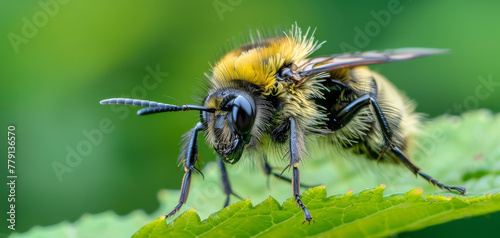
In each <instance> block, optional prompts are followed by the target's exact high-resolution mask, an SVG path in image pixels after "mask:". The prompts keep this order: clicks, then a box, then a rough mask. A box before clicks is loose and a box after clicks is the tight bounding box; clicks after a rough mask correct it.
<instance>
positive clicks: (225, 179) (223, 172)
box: [217, 156, 244, 208]
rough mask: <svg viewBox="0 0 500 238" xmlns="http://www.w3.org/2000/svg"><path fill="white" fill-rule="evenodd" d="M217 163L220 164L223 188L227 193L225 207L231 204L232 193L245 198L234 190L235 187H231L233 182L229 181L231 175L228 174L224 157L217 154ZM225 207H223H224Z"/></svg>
mask: <svg viewBox="0 0 500 238" xmlns="http://www.w3.org/2000/svg"><path fill="white" fill-rule="evenodd" d="M217 163H218V164H219V168H220V178H221V182H222V189H224V194H226V201H225V202H224V207H227V206H229V197H230V196H231V195H234V196H235V197H237V198H239V199H240V200H244V199H243V198H241V197H240V196H238V194H236V193H234V192H233V189H232V188H231V183H230V182H229V177H228V176H227V170H226V166H225V165H224V162H223V161H222V159H221V158H220V157H219V156H217ZM224 207H223V208H224Z"/></svg>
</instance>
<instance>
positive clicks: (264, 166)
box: [260, 155, 316, 188]
mask: <svg viewBox="0 0 500 238" xmlns="http://www.w3.org/2000/svg"><path fill="white" fill-rule="evenodd" d="M260 164H261V166H262V170H264V173H265V174H266V175H267V176H268V178H269V176H270V175H273V176H274V177H276V178H278V179H281V180H283V181H286V182H289V183H291V182H292V179H290V178H288V177H285V176H282V175H281V174H278V173H276V172H273V168H272V167H271V165H269V163H268V162H267V156H266V155H263V156H262V159H261V160H260ZM267 181H268V187H269V179H268V180H267ZM300 186H301V187H303V188H312V187H316V186H310V185H306V184H303V183H300Z"/></svg>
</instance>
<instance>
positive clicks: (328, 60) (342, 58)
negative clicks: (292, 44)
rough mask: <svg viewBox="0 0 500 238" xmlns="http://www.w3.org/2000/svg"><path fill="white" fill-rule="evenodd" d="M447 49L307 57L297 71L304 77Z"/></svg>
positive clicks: (396, 50) (417, 56)
mask: <svg viewBox="0 0 500 238" xmlns="http://www.w3.org/2000/svg"><path fill="white" fill-rule="evenodd" d="M448 52H449V50H445V49H432V48H400V49H392V50H385V51H366V52H356V53H346V54H336V55H330V56H321V57H317V58H311V59H307V60H305V61H304V62H301V63H300V65H299V67H298V68H299V70H298V71H297V72H296V73H297V74H299V75H300V76H302V77H306V76H309V75H313V74H318V73H322V72H329V71H332V70H336V69H342V68H352V67H355V66H361V65H369V64H380V63H387V62H395V61H403V60H409V59H414V58H419V57H424V56H430V55H437V54H444V53H448Z"/></svg>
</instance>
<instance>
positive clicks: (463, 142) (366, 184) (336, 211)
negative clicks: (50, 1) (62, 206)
mask: <svg viewBox="0 0 500 238" xmlns="http://www.w3.org/2000/svg"><path fill="white" fill-rule="evenodd" d="M498 135H500V116H499V115H495V116H493V115H492V114H491V113H489V112H487V111H474V112H469V113H466V114H464V115H462V116H461V117H455V116H443V117H440V118H437V119H434V120H432V121H429V122H427V123H425V124H424V127H423V128H422V133H421V134H420V135H417V136H416V140H417V142H418V144H420V146H418V147H417V148H415V150H414V153H413V155H411V156H410V157H411V158H412V160H413V161H414V162H415V163H416V164H417V165H418V166H419V167H420V168H422V170H423V171H424V172H426V173H428V174H430V175H431V176H433V177H434V178H436V179H438V180H439V181H440V182H442V183H445V184H448V185H453V186H463V187H466V188H467V191H468V195H467V196H460V195H455V194H451V193H449V192H447V191H442V190H440V189H438V188H436V187H434V186H432V185H430V184H428V183H427V182H426V181H425V180H423V179H421V178H415V176H414V175H413V174H411V172H409V171H408V169H406V168H405V167H404V166H402V165H393V164H382V163H381V164H379V165H377V163H376V162H375V161H373V160H367V159H366V158H365V157H363V156H357V155H353V154H349V153H341V154H333V153H332V152H331V151H329V150H328V147H327V146H324V145H318V146H317V147H311V148H309V151H310V153H311V159H306V160H305V161H304V163H302V164H301V166H300V167H299V168H300V173H301V182H303V183H305V184H311V185H315V184H325V185H326V186H321V187H316V188H313V189H309V190H307V191H305V192H303V201H304V203H305V204H306V206H307V207H308V208H309V210H310V211H311V213H312V215H313V218H314V219H315V223H311V225H307V224H304V225H301V223H302V221H303V214H302V212H301V211H300V209H299V208H298V207H297V205H296V204H295V202H294V201H293V200H292V199H290V197H291V195H292V194H291V193H292V190H291V186H290V184H289V183H287V182H283V181H281V180H278V179H277V178H274V177H270V178H268V177H266V176H265V175H264V174H263V173H262V172H261V171H260V170H259V168H258V165H257V161H256V160H252V159H251V158H246V159H242V160H241V161H240V162H239V163H238V164H237V165H234V166H228V167H227V169H228V173H229V178H230V180H231V185H232V187H233V190H234V191H235V192H236V193H237V194H238V195H240V196H242V197H247V196H251V202H250V199H247V200H245V201H239V202H238V200H237V199H236V198H235V197H234V196H233V197H231V202H232V203H234V204H232V205H231V206H230V207H229V208H224V209H222V210H220V209H221V207H222V205H223V203H224V200H225V195H224V194H223V192H222V189H221V185H220V178H219V170H218V168H217V164H216V163H207V164H206V165H205V168H203V173H204V174H205V179H204V180H203V179H202V177H201V176H196V175H195V176H194V177H193V180H192V185H191V191H190V193H189V199H188V202H187V204H185V205H184V206H183V207H182V209H181V211H180V212H179V213H178V214H177V216H176V217H173V218H168V219H167V220H165V219H162V218H160V219H158V218H159V217H161V216H162V215H164V214H166V213H168V212H170V211H171V210H172V209H173V207H174V206H175V205H177V202H178V199H179V190H162V191H160V192H159V194H158V197H159V200H160V208H159V209H158V210H157V211H156V212H155V213H153V214H151V215H146V214H144V213H143V212H134V213H132V214H129V215H127V216H117V215H116V214H114V213H112V212H107V213H104V214H96V215H88V214H87V215H85V216H83V217H82V218H80V219H79V220H77V221H76V222H74V223H69V222H63V223H60V224H57V225H53V226H49V227H35V228H32V229H31V230H30V231H28V232H26V233H23V234H19V233H14V234H13V235H12V237H66V236H71V235H72V234H77V236H78V237H103V236H106V237H112V236H120V237H121V236H130V235H131V234H133V232H134V231H137V230H139V229H140V227H142V226H144V225H145V224H147V223H149V222H151V223H150V224H148V225H146V226H144V227H143V228H142V229H140V230H139V231H138V232H137V233H135V237H157V236H162V235H164V236H177V235H179V236H181V235H182V236H187V237H189V236H257V235H258V236H261V235H262V236H275V235H276V234H279V235H280V236H283V235H285V234H288V235H291V236H302V235H311V236H314V235H316V236H319V235H321V236H337V235H338V236H373V237H380V236H390V235H393V234H398V233H401V232H404V231H412V230H418V229H422V228H425V227H428V226H432V225H436V224H441V223H445V222H448V221H452V220H456V219H460V218H463V217H470V216H477V215H481V214H487V213H492V212H495V211H499V210H500V207H499V206H500V205H499V204H500V202H499V199H500V198H499V196H500V195H499V193H498V192H500V147H499V146H498V139H497V138H498ZM202 156H203V157H204V158H206V157H209V156H208V155H202ZM270 162H271V165H272V166H273V167H276V168H277V169H276V172H281V169H282V168H283V167H284V166H285V165H286V161H282V160H279V159H277V160H273V161H270ZM283 176H288V177H290V173H289V172H287V171H285V173H283ZM151 179H154V178H151ZM159 179H163V178H159ZM171 179H177V180H178V181H179V183H180V181H181V178H171ZM268 180H269V187H267V186H266V184H267V183H268ZM380 184H385V185H386V186H385V187H384V186H380ZM374 187H376V188H375V189H368V190H367V188H374ZM346 191H350V192H348V193H347V194H345V195H334V196H331V197H327V196H326V194H330V195H332V194H343V193H345V192H346ZM408 191H409V192H408ZM423 191H425V195H422V194H423ZM353 194H356V195H353ZM383 194H386V196H383ZM270 196H272V197H270ZM252 203H253V204H259V205H257V206H255V207H254V206H253V205H252ZM280 204H283V205H280ZM195 209H196V210H195ZM200 217H201V218H200ZM498 222H500V221H498Z"/></svg>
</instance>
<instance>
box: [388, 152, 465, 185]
mask: <svg viewBox="0 0 500 238" xmlns="http://www.w3.org/2000/svg"><path fill="white" fill-rule="evenodd" d="M392 151H393V152H394V155H395V156H396V157H397V158H398V159H399V161H401V163H403V164H404V165H405V166H406V167H408V169H410V171H411V172H413V173H414V174H418V175H420V176H422V178H424V179H425V180H427V181H428V182H429V183H431V184H433V185H434V186H437V187H438V188H440V189H446V190H448V191H450V192H451V191H452V190H455V191H457V192H459V193H460V194H462V195H465V193H466V190H465V188H463V187H452V186H448V185H444V184H442V183H440V182H439V181H437V180H435V179H434V178H432V177H431V176H430V175H428V174H426V173H424V172H422V171H421V170H420V168H419V167H417V166H416V165H415V164H414V163H413V162H411V160H409V159H408V158H407V157H406V156H405V155H404V154H403V152H401V150H399V148H398V147H397V146H394V147H393V148H392Z"/></svg>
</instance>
